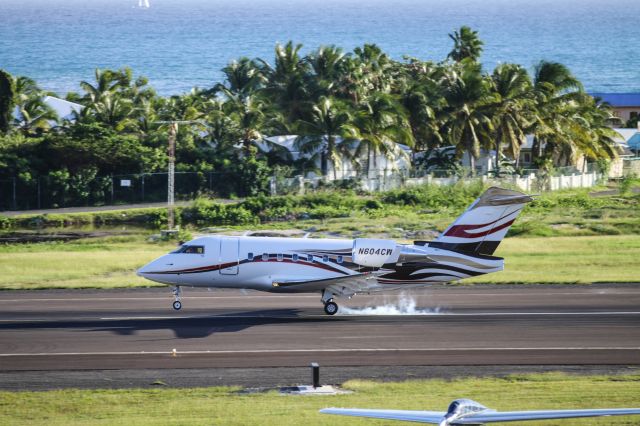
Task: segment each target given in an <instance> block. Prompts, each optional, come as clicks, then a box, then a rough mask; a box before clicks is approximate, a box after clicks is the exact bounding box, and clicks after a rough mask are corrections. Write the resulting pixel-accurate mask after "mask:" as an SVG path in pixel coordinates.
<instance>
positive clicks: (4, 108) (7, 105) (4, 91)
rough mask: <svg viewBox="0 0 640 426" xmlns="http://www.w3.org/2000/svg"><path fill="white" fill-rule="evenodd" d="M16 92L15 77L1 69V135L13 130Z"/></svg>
mask: <svg viewBox="0 0 640 426" xmlns="http://www.w3.org/2000/svg"><path fill="white" fill-rule="evenodd" d="M15 92H16V87H15V81H14V79H13V76H12V75H11V74H9V73H8V72H6V71H4V70H2V69H0V133H8V132H9V130H10V129H11V116H12V114H13V108H14V99H15Z"/></svg>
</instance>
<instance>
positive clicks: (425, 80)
mask: <svg viewBox="0 0 640 426" xmlns="http://www.w3.org/2000/svg"><path fill="white" fill-rule="evenodd" d="M442 77H443V67H442V66H438V65H435V64H433V63H430V62H422V61H418V60H416V59H412V60H411V62H409V63H408V64H404V66H403V76H402V78H400V79H398V82H397V85H396V89H395V90H396V91H397V92H399V100H400V103H401V104H402V106H403V107H404V108H405V110H406V111H407V113H408V116H407V118H408V120H409V126H410V128H411V133H412V136H413V139H414V148H415V149H414V152H415V151H424V150H426V149H431V148H436V147H439V146H441V145H442V143H443V136H442V133H441V130H442V121H443V117H442V112H443V109H444V107H445V106H446V99H445V98H444V90H443V86H444V84H443V83H442Z"/></svg>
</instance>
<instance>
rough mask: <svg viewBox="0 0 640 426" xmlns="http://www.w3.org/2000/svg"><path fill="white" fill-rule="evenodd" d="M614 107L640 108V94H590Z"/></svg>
mask: <svg viewBox="0 0 640 426" xmlns="http://www.w3.org/2000/svg"><path fill="white" fill-rule="evenodd" d="M590 95H591V96H593V97H594V98H600V99H602V100H603V101H605V102H607V103H609V104H611V106H613V107H640V93H590Z"/></svg>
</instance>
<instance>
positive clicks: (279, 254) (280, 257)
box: [278, 253, 284, 262]
mask: <svg viewBox="0 0 640 426" xmlns="http://www.w3.org/2000/svg"><path fill="white" fill-rule="evenodd" d="M283 258H284V255H283V254H282V253H278V262H282V259H283Z"/></svg>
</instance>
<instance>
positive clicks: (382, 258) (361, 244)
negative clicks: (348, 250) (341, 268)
mask: <svg viewBox="0 0 640 426" xmlns="http://www.w3.org/2000/svg"><path fill="white" fill-rule="evenodd" d="M395 248H396V243H395V242H394V241H390V240H374V239H370V238H356V239H355V240H353V252H352V255H353V262H354V263H356V264H358V265H360V266H367V267H370V268H379V267H381V266H382V265H384V264H385V263H387V261H388V259H389V258H390V257H391V254H392V253H393V250H394V249H395Z"/></svg>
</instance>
